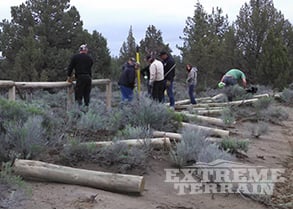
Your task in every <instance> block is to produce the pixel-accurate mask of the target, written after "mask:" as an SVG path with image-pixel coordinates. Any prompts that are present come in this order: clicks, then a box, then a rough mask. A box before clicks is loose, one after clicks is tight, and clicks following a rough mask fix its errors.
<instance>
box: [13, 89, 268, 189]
mask: <svg viewBox="0 0 293 210" xmlns="http://www.w3.org/2000/svg"><path fill="white" fill-rule="evenodd" d="M217 97H219V95H217V96H215V97H213V98H211V97H206V98H198V99H197V101H198V102H199V103H198V104H196V105H188V103H189V100H183V101H178V102H177V103H176V110H180V113H182V114H183V115H185V116H186V117H187V118H196V119H197V120H199V121H202V122H205V123H207V124H210V125H212V126H216V128H215V127H206V126H201V125H196V124H191V123H185V122H183V123H182V126H183V127H187V128H191V129H201V130H204V131H206V132H207V133H208V134H209V135H210V136H209V137H208V138H207V139H206V140H207V141H211V142H219V141H221V138H223V137H227V136H229V130H226V129H227V126H226V125H225V123H224V122H223V120H222V119H220V118H215V117H209V116H206V115H212V116H215V115H219V114H220V113H221V112H222V110H223V108H224V107H225V106H231V105H241V104H247V103H253V102H255V101H257V100H258V99H259V98H261V97H269V95H268V94H264V95H256V96H254V98H252V99H248V100H241V101H232V102H227V103H214V102H213V101H214V100H215V99H216V98H217ZM191 108H192V109H193V111H195V113H197V114H196V115H195V114H190V113H189V112H187V111H186V110H187V109H189V110H190V109H191ZM218 127H220V128H218ZM215 136H216V137H220V138H215ZM153 137H154V138H152V139H148V140H147V141H148V142H149V143H150V145H151V146H153V147H155V148H167V149H169V148H170V147H171V142H170V139H171V140H176V141H180V140H181V139H182V135H181V134H179V133H170V132H164V131H154V132H153ZM144 141H145V140H144V139H130V140H121V141H119V142H121V143H125V144H127V145H129V146H136V145H141V144H144ZM86 144H94V145H96V146H98V147H100V146H109V145H112V144H113V142H91V143H86ZM65 146H66V145H65ZM14 171H15V172H16V173H17V174H19V175H21V176H23V177H25V178H33V179H41V180H46V181H54V182H61V183H68V184H77V185H85V186H90V187H95V188H99V189H104V190H110V191H117V192H127V193H139V194H140V193H142V192H143V191H144V185H145V181H144V177H143V176H134V175H126V174H115V173H105V172H98V171H90V170H84V169H77V168H71V167H65V166H58V165H54V164H49V163H44V162H40V161H32V160H16V161H15V163H14Z"/></svg>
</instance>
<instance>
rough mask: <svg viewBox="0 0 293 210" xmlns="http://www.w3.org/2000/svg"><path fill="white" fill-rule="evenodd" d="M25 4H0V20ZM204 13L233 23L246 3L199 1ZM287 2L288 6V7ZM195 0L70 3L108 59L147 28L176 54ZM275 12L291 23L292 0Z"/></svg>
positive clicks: (282, 1)
mask: <svg viewBox="0 0 293 210" xmlns="http://www.w3.org/2000/svg"><path fill="white" fill-rule="evenodd" d="M22 2H25V0H0V20H3V19H8V20H10V18H11V16H10V7H11V6H18V5H20V4H21V3H22ZM199 2H200V3H201V4H202V5H203V7H204V9H205V11H206V12H207V13H209V14H210V13H211V11H212V7H217V6H219V7H220V8H222V9H223V14H228V17H229V21H230V22H232V21H234V20H235V19H236V17H237V15H238V14H239V10H240V8H241V7H242V6H243V5H244V3H245V2H249V0H199ZM289 2H290V3H289ZM196 3H197V0H71V5H74V6H76V8H77V10H78V11H79V13H80V16H81V20H82V21H83V23H84V28H85V29H87V30H88V31H89V32H92V31H93V30H96V31H98V32H100V33H102V34H103V36H104V37H105V38H106V39H107V41H108V48H109V49H110V51H111V55H115V56H118V55H119V49H120V47H121V46H122V43H123V41H126V38H127V36H128V31H129V28H130V26H132V29H133V35H134V37H135V40H136V42H137V43H139V41H140V40H141V39H143V38H144V36H145V31H146V29H147V27H148V26H149V25H154V26H155V27H156V28H157V30H160V31H161V32H162V36H163V39H164V42H165V43H169V45H170V47H171V49H172V50H173V52H174V53H175V54H179V52H178V50H177V49H176V44H177V45H179V46H181V45H182V41H181V40H180V39H179V36H182V35H183V32H182V31H183V28H184V26H185V21H186V19H187V17H188V16H190V17H192V16H193V13H194V5H195V4H196ZM274 5H275V8H277V9H278V10H281V12H282V13H283V14H284V16H285V18H286V19H289V20H290V22H291V23H293V3H292V2H291V0H274Z"/></svg>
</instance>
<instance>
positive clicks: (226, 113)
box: [221, 107, 235, 125]
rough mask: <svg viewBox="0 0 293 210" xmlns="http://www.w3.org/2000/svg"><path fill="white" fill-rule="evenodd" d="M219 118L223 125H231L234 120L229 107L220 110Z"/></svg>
mask: <svg viewBox="0 0 293 210" xmlns="http://www.w3.org/2000/svg"><path fill="white" fill-rule="evenodd" d="M221 119H222V120H223V122H224V123H225V125H232V124H233V123H234V122H235V116H234V113H233V111H232V109H231V108H230V107H225V108H224V109H223V111H222V112H221Z"/></svg>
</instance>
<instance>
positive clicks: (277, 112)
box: [259, 106, 289, 124]
mask: <svg viewBox="0 0 293 210" xmlns="http://www.w3.org/2000/svg"><path fill="white" fill-rule="evenodd" d="M259 118H260V119H261V120H264V121H270V122H272V123H277V124H278V123H279V122H281V121H283V120H287V119H288V118H289V114H288V113H287V112H286V111H285V110H284V109H283V108H280V107H273V106H269V107H268V109H265V110H261V111H260V113H259Z"/></svg>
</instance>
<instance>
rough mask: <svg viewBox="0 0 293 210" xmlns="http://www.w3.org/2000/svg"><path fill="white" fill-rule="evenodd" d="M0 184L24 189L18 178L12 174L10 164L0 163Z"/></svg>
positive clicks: (21, 181)
mask: <svg viewBox="0 0 293 210" xmlns="http://www.w3.org/2000/svg"><path fill="white" fill-rule="evenodd" d="M0 183H1V184H7V185H9V186H18V187H24V185H25V183H24V181H23V180H22V178H21V177H20V176H17V175H14V174H13V171H12V167H11V162H6V163H2V167H1V170H0Z"/></svg>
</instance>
